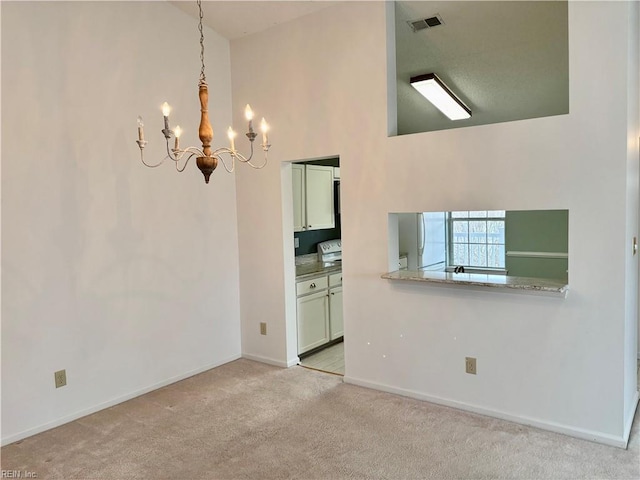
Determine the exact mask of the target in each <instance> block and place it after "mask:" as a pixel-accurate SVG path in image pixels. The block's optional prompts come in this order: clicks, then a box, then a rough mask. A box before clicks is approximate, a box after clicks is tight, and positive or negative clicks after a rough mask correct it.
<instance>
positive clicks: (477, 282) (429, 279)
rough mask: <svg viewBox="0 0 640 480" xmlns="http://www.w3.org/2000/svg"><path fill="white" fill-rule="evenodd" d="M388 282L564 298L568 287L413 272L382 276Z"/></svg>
mask: <svg viewBox="0 0 640 480" xmlns="http://www.w3.org/2000/svg"><path fill="white" fill-rule="evenodd" d="M382 278H386V279H388V280H400V281H411V282H426V283H440V284H446V285H453V286H467V287H468V286H471V287H489V288H495V289H514V290H520V291H522V292H523V293H524V292H526V293H541V294H551V295H553V296H560V297H566V296H567V292H568V291H569V285H566V284H564V283H562V282H558V281H554V280H549V279H545V278H529V277H508V276H506V275H485V274H478V273H447V272H428V271H415V270H399V271H396V272H389V273H384V274H382Z"/></svg>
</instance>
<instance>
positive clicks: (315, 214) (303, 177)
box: [292, 165, 336, 232]
mask: <svg viewBox="0 0 640 480" xmlns="http://www.w3.org/2000/svg"><path fill="white" fill-rule="evenodd" d="M292 172H293V173H292V175H293V219H294V220H293V221H294V231H295V232H304V231H308V230H323V229H327V228H335V225H336V219H335V213H334V196H333V181H334V179H333V167H326V166H321V165H292Z"/></svg>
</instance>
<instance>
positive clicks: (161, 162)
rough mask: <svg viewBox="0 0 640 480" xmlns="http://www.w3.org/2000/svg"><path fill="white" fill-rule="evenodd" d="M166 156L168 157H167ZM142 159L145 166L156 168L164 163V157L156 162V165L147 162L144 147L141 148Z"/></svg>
mask: <svg viewBox="0 0 640 480" xmlns="http://www.w3.org/2000/svg"><path fill="white" fill-rule="evenodd" d="M165 158H166V157H165ZM140 160H142V164H143V165H144V166H145V167H149V168H156V167H159V166H160V165H162V164H163V163H164V160H165V159H164V158H163V159H162V160H160V161H159V162H158V163H156V164H155V165H151V164H149V163H147V162H145V161H144V152H143V151H142V149H140Z"/></svg>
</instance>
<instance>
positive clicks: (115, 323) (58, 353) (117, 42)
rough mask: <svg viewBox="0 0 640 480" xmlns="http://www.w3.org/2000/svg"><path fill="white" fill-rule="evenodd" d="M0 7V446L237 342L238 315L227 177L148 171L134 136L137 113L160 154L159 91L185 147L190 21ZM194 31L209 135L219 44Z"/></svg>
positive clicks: (192, 51)
mask: <svg viewBox="0 0 640 480" xmlns="http://www.w3.org/2000/svg"><path fill="white" fill-rule="evenodd" d="M1 8H2V47H3V49H2V101H3V103H2V120H3V122H2V138H3V143H2V193H3V196H2V233H3V237H2V280H3V282H2V300H3V302H2V441H3V443H6V442H9V441H13V440H16V439H18V438H21V437H23V436H26V435H29V434H32V433H35V432H37V431H39V430H42V429H45V428H48V427H51V426H54V425H57V424H59V423H61V422H64V421H67V420H69V419H72V418H74V417H77V416H78V415H82V414H83V413H88V412H90V411H93V410H95V409H97V408H100V407H104V406H107V405H109V404H112V403H115V402H118V401H120V400H122V399H125V398H127V397H129V396H132V395H135V394H138V393H141V392H142V391H145V390H147V389H150V388H153V387H156V386H158V385H162V384H164V383H167V382H170V381H174V380H176V379H179V378H182V377H184V376H187V375H189V374H191V373H194V372H197V371H201V370H204V369H207V368H209V367H211V366H214V365H218V364H221V363H224V362H226V361H229V360H231V359H234V358H237V357H239V355H240V323H239V293H238V282H239V277H238V247H237V226H236V225H237V219H236V208H235V179H234V176H233V175H229V174H227V173H226V172H224V171H218V172H215V173H214V174H213V176H212V179H211V183H210V184H209V185H205V184H204V181H203V179H202V175H201V174H200V172H199V171H198V170H197V168H196V167H195V164H192V165H189V166H188V167H187V171H185V173H182V174H178V173H177V172H176V171H175V168H174V167H173V165H169V164H167V165H163V166H162V167H159V168H157V169H147V168H145V167H143V166H142V165H141V163H140V160H139V150H138V146H137V145H136V143H135V140H136V138H137V133H136V117H137V115H138V114H142V115H143V116H144V117H145V121H146V136H147V140H148V141H149V142H150V143H149V145H148V146H147V149H146V150H147V153H148V154H149V157H148V160H156V159H157V158H160V157H161V156H162V155H163V153H162V152H163V150H164V146H163V142H164V138H163V137H162V134H161V133H160V129H161V128H162V117H161V113H160V110H159V107H160V104H161V103H162V102H163V101H165V100H167V101H169V102H170V103H172V104H173V107H174V114H172V118H173V122H174V125H175V123H180V124H181V125H182V126H183V127H184V130H185V135H184V144H185V145H189V144H191V145H197V140H198V139H197V128H198V122H199V103H198V96H197V94H198V93H197V82H198V75H199V72H200V61H199V53H200V52H199V44H198V31H197V24H196V21H195V20H194V19H192V18H190V17H187V16H186V15H185V14H184V13H182V12H181V11H179V10H177V9H176V8H175V7H173V6H171V5H169V4H168V3H165V2H149V3H147V2H70V3H66V2H44V3H35V2H15V3H13V2H2V7H1ZM205 36H206V48H207V51H206V60H207V62H208V63H209V65H210V67H209V69H208V73H209V77H208V80H209V85H210V88H211V95H210V97H211V104H210V110H211V116H212V119H213V120H214V129H215V130H216V131H217V132H223V129H224V128H226V125H227V124H229V123H230V120H231V113H230V106H231V102H230V98H229V97H230V91H231V87H230V82H231V77H230V57H229V44H228V42H227V41H226V40H224V39H222V38H221V37H219V36H218V35H217V34H215V33H214V32H212V31H211V30H208V29H207V30H206V31H205ZM211 66H214V67H215V68H212V67H211ZM222 138H224V136H222ZM221 170H222V169H221ZM59 369H66V371H67V380H68V385H67V386H66V387H64V388H60V389H55V388H54V377H53V372H54V371H56V370H59Z"/></svg>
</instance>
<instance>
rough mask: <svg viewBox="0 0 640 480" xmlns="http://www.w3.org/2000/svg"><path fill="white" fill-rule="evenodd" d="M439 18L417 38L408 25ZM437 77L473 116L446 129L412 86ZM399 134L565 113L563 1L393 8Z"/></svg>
mask: <svg viewBox="0 0 640 480" xmlns="http://www.w3.org/2000/svg"><path fill="white" fill-rule="evenodd" d="M436 14H439V15H440V16H441V17H442V21H443V22H444V24H443V25H439V26H437V27H433V28H428V29H425V30H421V31H419V32H416V33H414V32H413V30H412V29H411V28H410V26H409V25H408V24H407V21H410V20H418V19H421V18H428V17H432V16H434V15H436ZM425 73H435V74H437V75H438V76H439V77H440V78H441V79H442V80H443V81H444V83H445V84H447V86H448V87H449V88H450V89H451V90H452V91H454V92H455V93H456V94H457V95H458V97H460V99H461V100H462V101H463V102H464V103H465V104H466V105H467V106H468V107H469V108H471V111H472V117H471V118H470V119H468V120H457V121H451V120H449V119H448V118H447V117H445V116H444V115H443V114H442V113H440V112H439V111H438V110H437V109H436V108H435V107H434V106H433V105H431V104H430V103H429V102H428V101H427V100H426V99H425V98H424V97H422V96H421V95H420V94H419V93H418V92H417V91H416V90H415V89H414V88H413V87H411V86H410V84H409V79H410V78H411V77H412V76H417V75H420V74H425ZM396 74H397V82H398V87H397V100H398V133H399V134H406V133H417V132H426V131H432V130H443V129H448V128H457V127H466V126H470V125H484V124H489V123H497V122H506V121H513V120H522V119H525V118H536V117H543V116H550V115H559V114H563V113H568V111H569V45H568V14H567V2H566V1H548V2H544V1H495V2H494V1H489V2H486V1H447V0H445V1H399V2H397V3H396Z"/></svg>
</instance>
